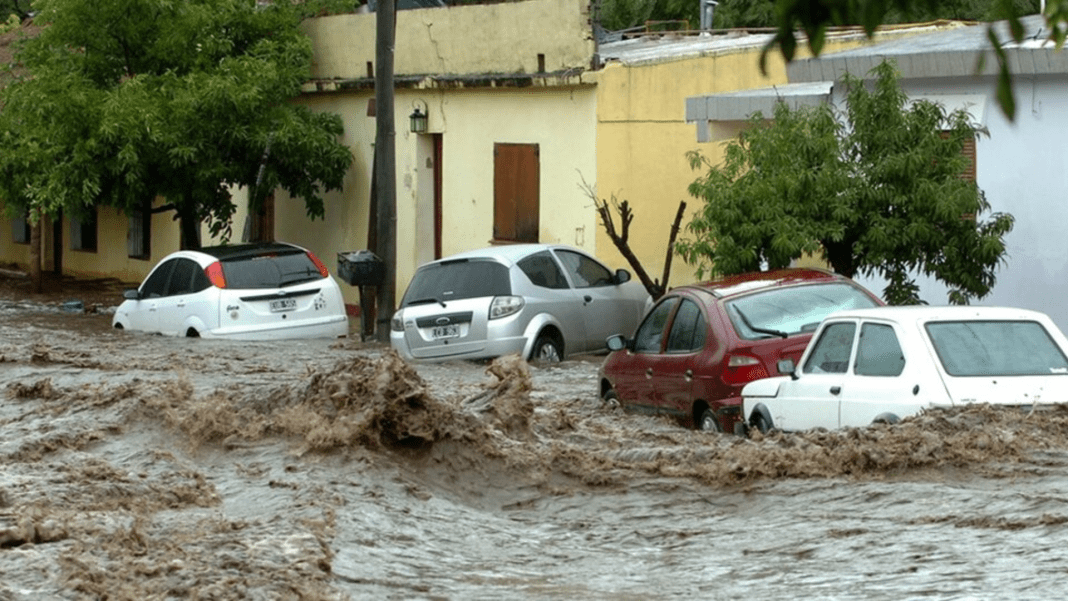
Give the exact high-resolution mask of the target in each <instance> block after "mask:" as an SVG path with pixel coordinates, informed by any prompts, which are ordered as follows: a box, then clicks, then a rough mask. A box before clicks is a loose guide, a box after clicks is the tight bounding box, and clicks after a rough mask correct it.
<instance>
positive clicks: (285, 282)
mask: <svg viewBox="0 0 1068 601" xmlns="http://www.w3.org/2000/svg"><path fill="white" fill-rule="evenodd" d="M222 268H223V276H224V277H225V278H226V287H227V288H235V289H260V288H283V287H285V286H292V285H294V284H300V283H302V282H309V281H312V280H318V279H320V278H322V277H323V275H322V273H320V272H319V268H318V267H317V266H316V265H315V262H314V261H312V259H311V257H309V256H308V253H306V252H304V251H302V250H299V249H297V250H294V251H293V252H282V253H277V254H270V255H256V256H239V257H234V258H227V259H224V260H223V261H222Z"/></svg>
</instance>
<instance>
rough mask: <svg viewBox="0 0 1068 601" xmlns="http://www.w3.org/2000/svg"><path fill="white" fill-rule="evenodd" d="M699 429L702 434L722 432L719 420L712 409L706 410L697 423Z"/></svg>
mask: <svg viewBox="0 0 1068 601" xmlns="http://www.w3.org/2000/svg"><path fill="white" fill-rule="evenodd" d="M697 429H698V430H700V431H702V432H721V431H722V429H721V428H720V425H719V419H718V418H716V414H715V413H714V412H713V411H712V410H711V409H705V410H704V412H703V413H702V414H701V419H699V420H698V421H697Z"/></svg>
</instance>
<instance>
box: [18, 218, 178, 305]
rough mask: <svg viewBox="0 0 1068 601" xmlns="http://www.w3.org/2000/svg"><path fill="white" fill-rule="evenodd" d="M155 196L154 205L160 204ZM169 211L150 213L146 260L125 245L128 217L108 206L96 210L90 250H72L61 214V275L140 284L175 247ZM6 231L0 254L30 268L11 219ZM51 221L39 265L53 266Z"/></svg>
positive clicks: (25, 246) (22, 267) (175, 235)
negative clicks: (94, 243)
mask: <svg viewBox="0 0 1068 601" xmlns="http://www.w3.org/2000/svg"><path fill="white" fill-rule="evenodd" d="M162 203H163V201H162V199H157V201H156V206H159V205H160V204H162ZM173 215H174V214H173V213H172V212H166V213H158V214H155V215H153V216H152V233H151V247H150V251H151V255H150V256H149V257H147V258H145V259H141V258H132V257H130V256H129V255H128V252H127V247H126V234H127V230H128V224H129V219H128V217H126V215H124V214H123V213H120V212H119V211H118V210H116V209H113V208H111V207H100V208H98V209H97V248H96V250H95V251H91V250H72V249H71V230H70V227H71V224H70V218H69V217H67V216H64V217H63V218H62V223H61V227H60V235H61V236H62V245H61V246H62V251H61V252H62V254H61V256H60V263H61V265H62V268H63V274H64V275H69V276H75V277H83V278H116V279H119V280H122V281H123V282H127V283H130V284H136V283H140V282H141V280H143V279H144V278H145V276H146V275H148V272H149V271H151V270H152V268H153V267H154V266H155V265H156V263H157V262H159V260H160V259H162V258H163V257H164V256H166V255H167V254H169V253H171V252H174V251H175V250H178V244H179V239H178V228H177V226H176V222H175V221H174V220H173V219H172V217H173ZM2 222H3V225H4V227H5V228H6V231H5V232H4V233H3V235H0V257H2V261H3V262H4V263H6V264H13V265H14V266H15V267H16V268H18V269H20V270H24V271H28V270H29V263H30V246H29V244H21V243H15V242H13V238H12V235H11V223H10V220H7V219H4V220H2ZM54 242H55V236H54V234H53V226H52V221H51V220H49V219H47V218H46V220H45V223H44V229H43V230H42V232H41V248H42V253H41V256H42V262H43V265H42V268H43V269H44V270H46V271H51V270H53V269H54V268H55V254H54V252H53V246H54Z"/></svg>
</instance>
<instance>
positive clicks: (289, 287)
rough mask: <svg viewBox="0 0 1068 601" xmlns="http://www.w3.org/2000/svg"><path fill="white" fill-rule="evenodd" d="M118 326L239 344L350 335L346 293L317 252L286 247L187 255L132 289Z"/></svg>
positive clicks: (175, 256) (176, 256)
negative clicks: (249, 341) (226, 340)
mask: <svg viewBox="0 0 1068 601" xmlns="http://www.w3.org/2000/svg"><path fill="white" fill-rule="evenodd" d="M123 297H124V298H125V299H126V300H125V301H123V303H122V304H121V305H119V308H118V309H117V310H116V311H115V317H114V318H113V319H112V326H114V327H115V328H119V329H125V330H140V331H145V332H156V333H160V334H166V335H169V336H194V337H195V336H202V337H204V338H229V339H235V340H273V339H279V338H328V337H329V338H336V337H341V336H345V335H347V334H348V329H349V325H348V316H347V314H346V312H345V303H344V300H343V298H342V296H341V289H340V287H339V286H338V284H337V282H336V281H334V278H332V277H331V276H330V272H329V271H328V270H327V268H326V266H325V265H323V263H322V261H320V260H319V259H318V258H317V257H316V256H315V255H314V254H312V253H311V252H310V251H308V250H306V249H304V248H301V247H299V246H295V245H292V244H285V243H279V242H270V243H262V244H239V245H233V246H215V247H206V248H201V249H199V250H182V251H178V252H175V253H172V254H170V255H167V256H166V257H164V259H163V260H162V261H160V262H159V264H158V265H156V267H155V268H153V269H152V271H151V272H150V273H149V274H148V277H147V278H145V281H144V282H143V283H142V284H141V286H140V287H139V288H137V289H135V290H127V291H126V292H125V293H124V294H123Z"/></svg>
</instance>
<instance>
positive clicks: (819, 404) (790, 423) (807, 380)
mask: <svg viewBox="0 0 1068 601" xmlns="http://www.w3.org/2000/svg"><path fill="white" fill-rule="evenodd" d="M856 332H857V324H856V322H855V321H853V320H849V321H835V322H829V323H827V324H825V325H824V326H823V328H822V329H821V330H820V332H819V334H818V335H817V336H818V337H817V338H816V339H815V341H814V342H813V346H812V348H811V349H810V350H809V353H808V355H807V356H806V357H805V359H804V362H805V363H804V365H803V366H802V368H801V373H800V375H799V376H798V377H797V378H796V379H792V380H787V381H785V382H783V383H782V384H781V386H780V389H779V394H778V396H776V397H775V398H773V399H769V400H767V401H765V405H767V407H768V410H769V411H770V413H771V419H772V422H773V423H774V425H775V426H776V427H778V428H781V429H783V430H787V431H797V430H807V429H809V428H837V427H838V410H839V401H840V399H841V394H842V389H843V387H844V386H845V385H846V381H847V379H848V378H849V365H850V360H851V358H852V355H853V346H854V344H855V338H856Z"/></svg>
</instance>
